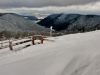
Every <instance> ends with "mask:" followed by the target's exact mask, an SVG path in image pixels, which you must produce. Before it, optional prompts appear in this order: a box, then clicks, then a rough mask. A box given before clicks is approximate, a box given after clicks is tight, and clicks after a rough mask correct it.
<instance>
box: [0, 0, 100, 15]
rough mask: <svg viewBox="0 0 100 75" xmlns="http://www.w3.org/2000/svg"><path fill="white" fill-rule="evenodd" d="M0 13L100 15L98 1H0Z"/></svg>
mask: <svg viewBox="0 0 100 75" xmlns="http://www.w3.org/2000/svg"><path fill="white" fill-rule="evenodd" d="M0 12H12V13H19V14H21V13H49V14H50V13H80V14H100V1H99V0H0Z"/></svg>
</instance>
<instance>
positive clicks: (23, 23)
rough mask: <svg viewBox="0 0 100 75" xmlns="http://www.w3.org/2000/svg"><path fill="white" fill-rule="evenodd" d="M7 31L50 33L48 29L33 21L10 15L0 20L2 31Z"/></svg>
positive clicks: (3, 16)
mask: <svg viewBox="0 0 100 75" xmlns="http://www.w3.org/2000/svg"><path fill="white" fill-rule="evenodd" d="M2 30H7V31H9V30H10V31H14V32H15V31H29V32H30V31H31V32H32V31H34V32H41V31H44V32H45V31H49V30H48V29H47V28H45V27H42V26H40V25H38V24H36V23H34V22H33V21H31V20H28V19H25V18H24V17H22V16H20V15H17V14H14V13H10V14H9V13H8V14H4V15H2V16H1V18H0V31H2Z"/></svg>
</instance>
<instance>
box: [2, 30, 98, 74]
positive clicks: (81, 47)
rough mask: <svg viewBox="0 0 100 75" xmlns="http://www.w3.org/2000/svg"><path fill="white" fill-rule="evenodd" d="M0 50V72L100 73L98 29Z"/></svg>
mask: <svg viewBox="0 0 100 75" xmlns="http://www.w3.org/2000/svg"><path fill="white" fill-rule="evenodd" d="M49 39H54V40H55V42H47V41H45V42H44V44H40V45H34V46H31V47H28V48H26V49H23V50H20V51H15V52H12V51H9V50H8V49H6V50H5V52H0V75H100V31H94V32H88V33H78V34H71V35H65V36H60V37H52V38H49Z"/></svg>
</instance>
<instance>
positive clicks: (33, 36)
mask: <svg viewBox="0 0 100 75" xmlns="http://www.w3.org/2000/svg"><path fill="white" fill-rule="evenodd" d="M34 40H35V39H34V36H32V44H33V45H35V43H34Z"/></svg>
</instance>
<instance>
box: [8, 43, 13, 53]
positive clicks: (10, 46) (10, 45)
mask: <svg viewBox="0 0 100 75" xmlns="http://www.w3.org/2000/svg"><path fill="white" fill-rule="evenodd" d="M9 48H10V50H12V51H13V48H12V42H9Z"/></svg>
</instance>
